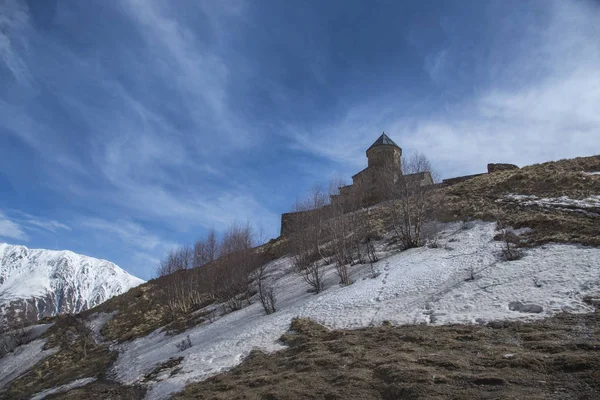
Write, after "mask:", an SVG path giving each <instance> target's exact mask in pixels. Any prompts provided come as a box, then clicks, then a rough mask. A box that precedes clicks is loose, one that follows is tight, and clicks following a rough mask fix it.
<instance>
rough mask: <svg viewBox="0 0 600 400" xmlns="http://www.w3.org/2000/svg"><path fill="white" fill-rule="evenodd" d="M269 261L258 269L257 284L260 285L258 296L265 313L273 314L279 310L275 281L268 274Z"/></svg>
mask: <svg viewBox="0 0 600 400" xmlns="http://www.w3.org/2000/svg"><path fill="white" fill-rule="evenodd" d="M267 267H268V264H267V263H263V264H262V265H261V266H260V267H259V268H258V269H257V271H256V284H257V287H258V297H259V299H260V303H261V305H262V307H263V310H265V314H267V315H269V314H273V313H274V312H275V311H277V308H276V305H277V304H276V298H275V292H276V289H275V282H274V280H273V278H271V277H269V276H268V274H267Z"/></svg>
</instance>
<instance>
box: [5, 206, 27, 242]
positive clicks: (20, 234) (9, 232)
mask: <svg viewBox="0 0 600 400" xmlns="http://www.w3.org/2000/svg"><path fill="white" fill-rule="evenodd" d="M0 237H4V238H8V239H16V240H23V241H25V242H26V241H28V240H29V236H27V234H26V233H25V232H24V231H23V229H22V227H21V226H19V224H17V223H16V222H15V221H13V220H11V219H10V218H8V217H7V216H6V215H5V214H3V213H2V212H0Z"/></svg>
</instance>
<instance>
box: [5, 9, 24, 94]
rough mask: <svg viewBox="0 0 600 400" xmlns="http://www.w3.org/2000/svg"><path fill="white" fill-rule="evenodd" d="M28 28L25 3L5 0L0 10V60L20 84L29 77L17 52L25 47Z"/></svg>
mask: <svg viewBox="0 0 600 400" xmlns="http://www.w3.org/2000/svg"><path fill="white" fill-rule="evenodd" d="M29 29H30V25H29V13H28V9H27V5H26V4H25V3H24V2H21V1H18V0H6V1H4V2H3V3H2V9H1V10H0V62H1V63H2V64H4V66H5V67H6V68H8V70H9V71H10V72H11V73H12V75H13V76H14V78H15V79H16V80H17V81H19V82H20V83H22V84H26V83H28V81H29V79H30V78H31V76H30V73H29V70H28V69H27V65H26V64H25V62H24V61H23V59H22V58H21V56H20V54H19V52H20V51H24V50H26V49H27V35H28V33H29V32H28V31H29Z"/></svg>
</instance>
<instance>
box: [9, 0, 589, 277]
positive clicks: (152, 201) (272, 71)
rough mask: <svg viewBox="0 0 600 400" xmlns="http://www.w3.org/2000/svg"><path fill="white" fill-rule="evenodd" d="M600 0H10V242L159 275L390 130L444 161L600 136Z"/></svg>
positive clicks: (526, 154) (540, 153)
mask: <svg viewBox="0 0 600 400" xmlns="http://www.w3.org/2000/svg"><path fill="white" fill-rule="evenodd" d="M598 21H600V2H599V1H597V0H572V1H570V0H497V1H494V0H490V1H478V0H470V1H469V0H456V1H451V0H448V1H442V0H425V1H416V0H414V1H399V0H390V1H387V0H378V1H375V0H362V1H354V0H328V1H321V0H302V1H299V0H291V1H280V0H219V1H201V0H196V1H186V0H178V1H170V0H107V1H100V0H90V1H79V0H61V1H57V0H44V1H39V0H30V1H26V0H0V241H3V242H8V243H12V244H22V245H26V246H28V247H30V248H48V249H69V250H72V251H75V252H77V253H81V254H86V255H90V256H93V257H98V258H103V259H107V260H110V261H112V262H115V263H116V264H118V265H119V266H121V267H122V268H124V269H126V270H127V271H129V272H130V273H132V274H134V275H136V276H139V277H141V278H142V279H149V278H151V277H152V276H153V275H154V273H155V270H156V265H157V263H158V261H159V260H160V259H161V258H162V257H163V256H164V255H165V253H166V252H168V251H169V250H170V249H173V248H175V247H176V246H179V245H184V244H191V243H193V242H194V241H195V240H196V239H198V238H201V237H202V236H203V235H204V234H205V233H206V231H207V230H208V229H211V228H215V229H216V230H217V231H218V232H223V231H224V230H225V229H226V228H227V226H229V225H230V224H231V223H233V222H234V221H249V222H251V223H252V224H253V225H254V226H255V227H256V229H257V230H259V231H260V232H261V233H262V236H263V237H264V238H266V239H268V238H271V237H276V236H277V235H278V233H279V222H280V215H281V213H283V212H287V211H289V210H290V208H291V205H292V204H293V203H294V202H295V200H296V199H297V198H298V197H302V196H303V195H304V194H305V193H307V191H308V190H309V189H310V188H311V187H313V186H314V185H316V184H321V185H327V182H328V181H330V180H332V179H337V178H340V177H341V178H344V179H346V180H347V181H348V180H349V179H350V177H351V176H352V175H353V174H355V173H356V172H358V171H360V170H361V169H363V168H364V167H365V166H366V157H365V153H364V152H365V150H366V149H367V148H368V147H369V145H370V144H371V143H372V142H374V141H375V140H376V139H377V137H378V136H379V135H380V134H381V132H382V131H385V132H386V134H388V135H389V136H390V137H391V138H392V139H393V140H394V141H395V142H396V143H398V145H400V147H402V148H403V150H404V154H405V155H407V154H411V153H414V152H417V151H418V152H421V153H423V154H425V155H426V156H427V157H428V158H429V159H430V161H431V162H432V164H433V167H434V168H435V169H436V170H437V171H438V172H439V174H440V175H441V176H442V177H444V178H449V177H453V176H459V175H465V174H473V173H479V172H484V171H485V169H486V164H487V163H489V162H508V163H514V164H517V165H520V166H523V165H527V164H533V163H538V162H543V161H548V160H556V159H561V158H571V157H576V156H586V155H594V154H599V153H600V112H599V111H598V110H600V23H598Z"/></svg>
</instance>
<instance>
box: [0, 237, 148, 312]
mask: <svg viewBox="0 0 600 400" xmlns="http://www.w3.org/2000/svg"><path fill="white" fill-rule="evenodd" d="M142 283H144V281H143V280H141V279H139V278H137V277H135V276H133V275H131V274H129V273H127V272H126V271H125V270H123V269H122V268H120V267H119V266H118V265H116V264H114V263H112V262H110V261H108V260H102V259H97V258H94V257H89V256H85V255H81V254H77V253H75V252H73V251H70V250H46V249H29V248H28V247H26V246H23V245H11V244H8V243H0V310H2V318H3V319H6V320H14V319H17V320H25V321H35V320H39V319H42V318H44V317H49V316H55V315H57V314H63V313H79V312H81V311H84V310H87V309H89V308H92V307H95V306H96V305H98V304H101V303H102V302H104V301H106V300H108V299H109V298H111V297H113V296H116V295H118V294H122V293H124V292H126V291H127V290H129V289H130V288H132V287H135V286H138V285H140V284H142Z"/></svg>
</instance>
